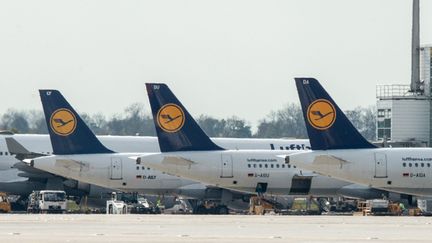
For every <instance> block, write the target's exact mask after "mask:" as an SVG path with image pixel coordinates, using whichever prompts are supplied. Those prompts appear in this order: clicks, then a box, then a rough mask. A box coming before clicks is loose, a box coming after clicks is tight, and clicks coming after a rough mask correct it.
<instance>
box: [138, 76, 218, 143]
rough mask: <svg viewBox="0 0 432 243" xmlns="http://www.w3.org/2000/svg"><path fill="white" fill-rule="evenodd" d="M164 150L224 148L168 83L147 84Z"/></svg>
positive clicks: (157, 131) (154, 118)
mask: <svg viewBox="0 0 432 243" xmlns="http://www.w3.org/2000/svg"><path fill="white" fill-rule="evenodd" d="M146 88H147V93H148V96H149V100H150V106H151V109H152V114H153V120H154V124H155V127H156V133H157V136H158V140H159V147H160V150H161V152H174V151H204V150H222V148H221V147H219V146H217V145H216V144H214V143H213V142H212V141H211V140H210V138H209V137H208V136H207V135H206V134H205V132H204V131H203V130H202V129H201V128H200V126H199V125H198V124H197V123H196V121H195V120H194V119H193V118H192V116H191V115H190V114H189V112H188V111H187V110H186V109H185V108H184V107H183V105H182V104H181V103H180V101H179V100H178V99H177V98H176V97H175V95H174V94H173V93H172V92H171V90H170V89H169V88H168V86H167V85H166V84H155V83H147V84H146Z"/></svg>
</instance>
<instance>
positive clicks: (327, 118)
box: [307, 99, 336, 130]
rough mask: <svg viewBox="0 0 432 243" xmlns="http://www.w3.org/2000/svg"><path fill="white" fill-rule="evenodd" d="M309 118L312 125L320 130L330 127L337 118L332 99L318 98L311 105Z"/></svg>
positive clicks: (308, 113) (308, 112)
mask: <svg viewBox="0 0 432 243" xmlns="http://www.w3.org/2000/svg"><path fill="white" fill-rule="evenodd" d="M307 118H308V122H309V124H310V125H311V126H312V127H314V128H316V129H318V130H326V129H328V128H330V127H331V126H332V125H333V123H334V122H335V120H336V109H335V108H334V106H333V104H332V103H331V102H330V101H328V100H326V99H318V100H315V101H314V102H312V104H310V105H309V107H308V110H307Z"/></svg>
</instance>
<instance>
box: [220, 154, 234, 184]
mask: <svg viewBox="0 0 432 243" xmlns="http://www.w3.org/2000/svg"><path fill="white" fill-rule="evenodd" d="M221 168H222V169H221V177H224V178H230V177H233V162H232V157H231V155H229V154H222V161H221Z"/></svg>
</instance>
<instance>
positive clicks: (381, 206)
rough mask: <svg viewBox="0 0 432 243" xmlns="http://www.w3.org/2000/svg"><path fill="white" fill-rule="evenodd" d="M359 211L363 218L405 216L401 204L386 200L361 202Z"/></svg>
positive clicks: (358, 206) (358, 207) (358, 205)
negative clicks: (370, 216)
mask: <svg viewBox="0 0 432 243" xmlns="http://www.w3.org/2000/svg"><path fill="white" fill-rule="evenodd" d="M357 209H358V212H360V213H361V215H363V216H368V215H374V216H397V215H402V214H403V210H402V208H401V206H400V204H399V203H394V202H391V201H389V200H386V199H373V200H367V201H359V202H358V204H357Z"/></svg>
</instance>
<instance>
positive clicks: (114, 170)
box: [111, 157, 123, 180]
mask: <svg viewBox="0 0 432 243" xmlns="http://www.w3.org/2000/svg"><path fill="white" fill-rule="evenodd" d="M122 171H123V168H122V160H121V159H120V158H116V157H112V158H111V180H121V179H123V175H122V174H123V173H122Z"/></svg>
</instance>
